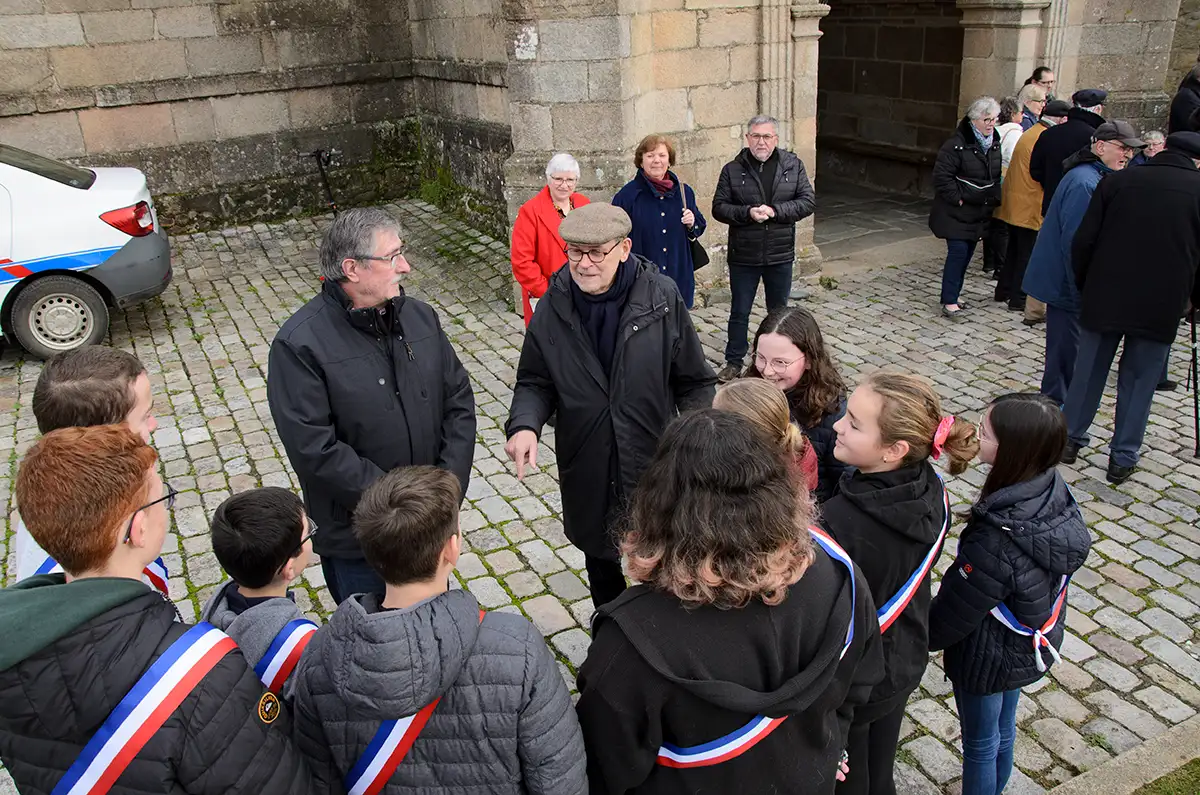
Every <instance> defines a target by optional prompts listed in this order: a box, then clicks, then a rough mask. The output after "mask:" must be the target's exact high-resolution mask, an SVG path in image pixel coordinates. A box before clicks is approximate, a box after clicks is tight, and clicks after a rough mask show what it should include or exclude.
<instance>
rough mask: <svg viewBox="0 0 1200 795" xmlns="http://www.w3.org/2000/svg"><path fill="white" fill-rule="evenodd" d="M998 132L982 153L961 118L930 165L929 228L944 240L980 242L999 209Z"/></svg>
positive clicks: (967, 121)
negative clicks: (931, 167) (931, 166)
mask: <svg viewBox="0 0 1200 795" xmlns="http://www.w3.org/2000/svg"><path fill="white" fill-rule="evenodd" d="M1000 170H1001V153H1000V133H998V132H996V131H995V130H993V131H992V145H991V146H990V147H989V148H988V150H987V151H986V152H985V151H983V147H981V146H980V145H979V141H978V140H977V139H976V138H975V132H974V130H973V129H972V127H971V120H970V119H968V118H967V117H965V116H964V117H963V119H962V121H960V122H959V123H958V129H957V130H955V131H954V135H952V136H950V140H948V141H946V143H944V144H942V148H941V150H940V151H939V152H938V155H937V160H936V161H935V162H934V164H933V191H934V193H933V206H932V207H931V208H930V210H929V229H930V231H931V232H933V234H934V235H936V236H937V237H940V238H941V239H943V240H972V241H974V240H979V238H980V237H982V236H983V233H984V230H985V229H986V228H987V224H988V221H989V220H990V219H991V217H992V213H993V212H994V211H995V209H996V208H997V207H999V206H1000Z"/></svg>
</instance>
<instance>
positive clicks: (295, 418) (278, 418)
mask: <svg viewBox="0 0 1200 795" xmlns="http://www.w3.org/2000/svg"><path fill="white" fill-rule="evenodd" d="M411 270H412V268H411V267H410V266H409V264H408V260H406V259H405V258H404V242H403V241H402V240H401V239H400V224H398V223H397V222H396V220H395V219H394V218H392V217H391V216H390V215H388V214H387V213H386V212H384V211H383V210H380V209H378V208H373V207H364V208H355V209H352V210H347V211H345V212H343V213H341V214H340V215H338V216H337V217H336V218H335V219H334V220H333V224H332V225H331V226H330V227H329V231H328V232H326V233H325V239H324V240H322V241H321V278H322V281H323V282H324V283H323V284H322V287H321V292H320V294H318V295H317V296H316V297H315V298H313V299H312V300H311V301H309V302H308V303H307V304H305V305H304V306H303V307H301V308H300V310H299V311H298V312H296V314H294V315H292V317H291V318H290V319H289V320H288V321H287V322H286V323H284V324H283V327H282V328H281V329H279V333H278V334H276V335H275V341H274V342H272V343H271V354H270V371H269V374H268V376H267V400H268V402H269V403H270V406H271V417H272V418H273V419H274V420H275V428H276V430H277V431H278V433H279V438H280V440H281V441H282V442H283V446H284V449H285V450H287V455H288V460H289V461H290V462H291V464H292V468H293V469H294V470H295V471H296V476H297V477H298V478H299V479H300V487H301V488H302V489H303V490H304V502H305V506H306V508H307V512H308V515H309V516H310V517H312V520H313V521H314V522H315V523H317V524H318V525H320V527H321V535H320V536H317V537H316V538H315V539H314V546H315V549H316V552H317V554H318V555H320V556H321V568H322V570H323V571H324V574H325V582H326V583H327V584H328V585H329V592H330V594H331V595H332V596H333V598H334V601H335V602H337V603H338V604H340V603H341V602H342V601H343V600H345V599H346V598H347V597H349V596H351V595H353V594H357V593H367V592H370V593H378V594H382V593H383V591H384V583H383V580H381V579H380V578H379V575H377V574H376V573H375V571H374V570H373V569H371V567H370V566H368V565H367V562H366V560H365V559H364V557H363V553H362V548H361V547H360V546H359V544H358V541H357V540H356V539H355V537H354V531H353V529H352V527H351V518H352V517H353V514H354V508H355V506H356V505H357V504H358V498H359V497H360V496H361V495H362V493H363V491H364V490H365V489H366V488H367V486H369V485H371V484H372V483H374V482H375V481H376V480H377V479H378V478H379V477H380V476H382V475H383V473H385V472H390V471H391V470H393V469H395V468H396V467H401V466H415V465H419V464H428V465H433V466H438V467H441V468H443V469H447V470H449V471H450V472H453V473H454V474H455V475H456V476H457V477H458V479H459V481H460V482H461V483H462V487H463V492H464V493H465V492H466V490H467V482H468V480H469V479H470V475H471V460H472V458H473V457H474V453H475V398H474V395H473V393H472V392H471V382H470V380H469V379H468V377H467V371H466V370H465V369H464V368H463V366H462V363H461V362H459V360H458V356H457V354H455V352H454V348H453V347H451V345H450V340H449V339H448V338H447V337H446V334H445V332H444V331H442V326H441V323H440V322H439V320H438V316H437V314H436V313H435V312H434V311H433V308H432V307H430V306H429V305H428V304H426V303H424V302H423V301H418V300H417V299H415V298H411V297H408V296H406V295H405V294H404V289H403V288H402V287H401V286H400V280H401V276H402V275H403V274H405V273H408V272H409V271H411Z"/></svg>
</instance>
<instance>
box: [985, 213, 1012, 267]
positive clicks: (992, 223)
mask: <svg viewBox="0 0 1200 795" xmlns="http://www.w3.org/2000/svg"><path fill="white" fill-rule="evenodd" d="M1007 255H1008V224H1006V223H1004V222H1003V221H1001V220H1000V219H999V218H989V219H988V222H987V227H986V228H985V229H984V230H983V269H984V270H985V271H992V272H994V273H1000V272H1001V271H1003V270H1004V260H1005V259H1007Z"/></svg>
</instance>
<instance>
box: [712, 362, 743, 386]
mask: <svg viewBox="0 0 1200 795" xmlns="http://www.w3.org/2000/svg"><path fill="white" fill-rule="evenodd" d="M741 374H742V366H741V365H740V364H733V363H729V364H726V365H725V366H724V367H722V368H721V372H719V373H717V380H718V381H720V382H721V383H722V384H728V383H729V382H730V381H732V380H733V379H735V378H737V377H738V376H740V375H741Z"/></svg>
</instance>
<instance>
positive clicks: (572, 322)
mask: <svg viewBox="0 0 1200 795" xmlns="http://www.w3.org/2000/svg"><path fill="white" fill-rule="evenodd" d="M631 228H632V223H631V221H630V220H629V216H628V215H627V214H626V213H625V211H624V210H622V209H621V208H619V207H614V206H612V205H609V204H598V203H597V204H589V205H587V206H586V207H580V208H578V209H576V210H575V211H574V212H572V213H571V214H570V215H568V216H567V217H566V218H564V219H563V222H562V224H561V226H560V227H559V234H560V235H562V238H563V240H564V241H566V259H567V265H568V267H566V268H562V269H560V270H559V271H558V272H557V273H555V274H554V275H553V276H551V277H550V287H549V289H548V290H547V291H546V294H545V296H543V300H544V301H547V302H549V306H547V307H542V308H541V310H540V311H538V312H537V313H535V314H534V316H533V321H532V322H531V323H530V324H529V329H528V330H527V331H526V334H525V343H524V346H523V347H522V349H521V360H520V363H519V364H518V366H517V383H516V386H515V387H514V388H513V398H512V406H511V408H510V410H509V417H508V423H507V425H506V428H505V431H506V433H507V435H508V444H507V445H506V446H505V450H506V451H507V453H508V456H509V458H511V459H512V460H513V461H514V462H516V465H517V477H518V478H524V477H525V472H526V468H527V467H536V466H537V454H538V437H539V436H540V434H541V432H542V427H543V426H544V425H545V424H546V420H547V419H548V418H549V417H550V415H551V414H552V413H554V412H555V411H556V410H557V411H558V423H557V426H556V428H555V432H556V438H555V453H556V456H557V461H558V471H559V479H560V484H561V489H562V503H563V509H562V514H563V524H564V527H565V530H566V534H567V537H568V538H569V539H571V542H572V543H574V544H575V546H577V547H578V548H579V549H580V550H582V551H583V553H584V555H585V557H586V562H587V572H588V581H589V585H590V587H591V592H592V603H593V604H594V605H595V606H596V607H599V606H600V605H602V604H604V603H606V602H609V601H612V600H613V599H615V598H616V597H617V596H619V595H620V594H621V592H622V591H623V590H625V577H624V575H623V573H622V571H621V563H620V555H619V554H618V552H617V548H616V545H615V543H614V541H613V538H612V534H611V532H610V531H611V528H612V526H613V522H614V520H615V519H616V518H617V517H618V516H619V515H620V511H621V508H622V507H623V505H624V503H625V502H626V500H627V499H628V497H629V495H630V494H631V493H632V492H633V488H634V486H635V485H636V484H637V481H638V478H639V477H640V476H641V474H642V470H644V469H645V467H646V464H647V463H648V462H649V460H650V457H651V456H652V455H653V453H654V449H655V446H656V445H657V443H658V437H659V436H660V435H661V434H662V431H663V429H664V428H665V427H666V426H667V423H669V422H670V421H671V419H672V418H674V417H675V416H676V414H677V413H679V412H680V411H686V410H688V409H694V408H701V407H706V406H711V405H712V400H713V394H714V387H715V385H716V381H717V379H716V375H715V374H714V373H713V371H712V368H711V367H710V366H709V364H708V362H707V361H705V359H704V351H703V350H702V349H701V346H700V338H699V337H698V336H697V335H696V330H695V329H694V328H693V327H692V321H691V318H690V317H689V316H688V312H687V308H686V307H685V305H684V302H683V298H682V297H681V296H680V294H679V290H678V288H676V286H675V283H674V282H673V281H671V279H670V278H669V277H667V276H665V275H662V274H660V273H659V272H658V268H657V267H655V266H654V264H653V263H652V262H650V261H648V260H646V259H644V258H643V257H640V256H637V255H636V254H631V253H630V249H631V248H632V245H633V244H632V242H631V241H630V239H629V232H630V229H631ZM547 310H549V311H547Z"/></svg>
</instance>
